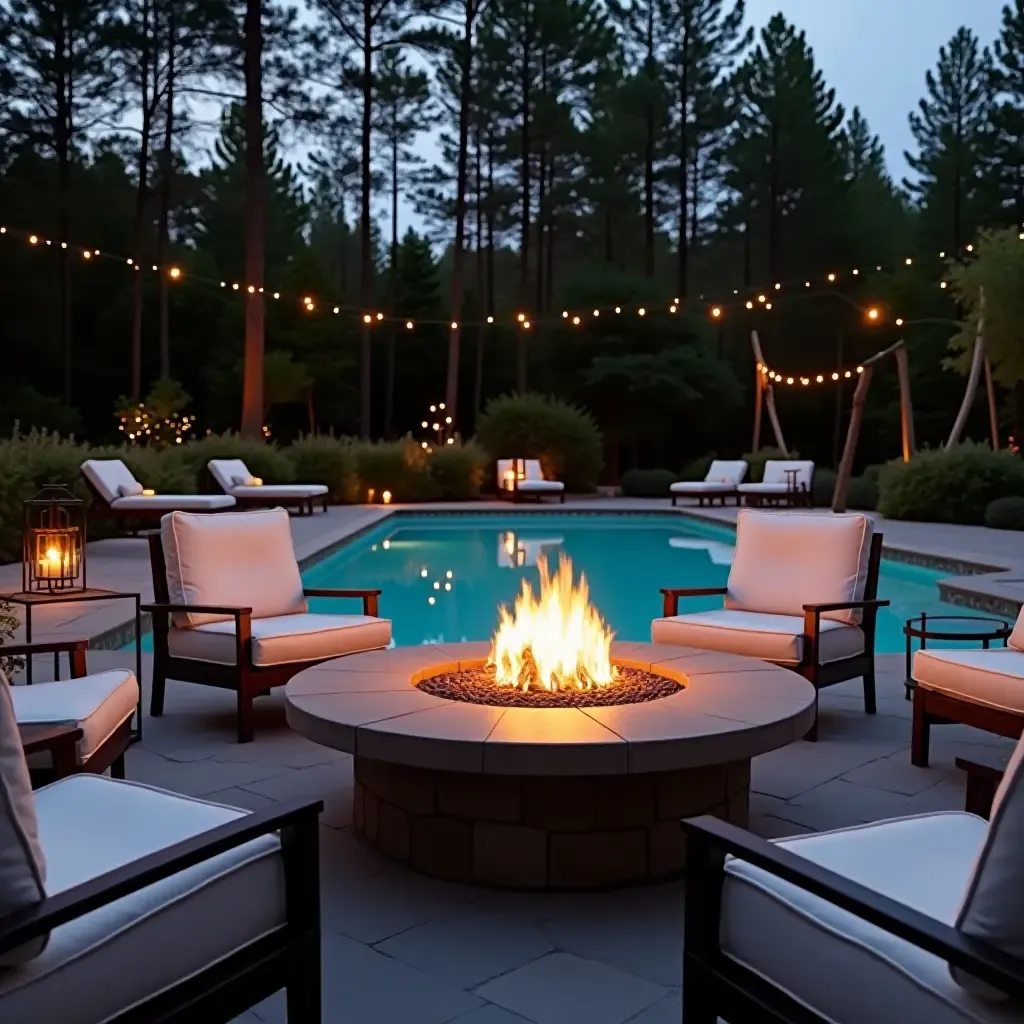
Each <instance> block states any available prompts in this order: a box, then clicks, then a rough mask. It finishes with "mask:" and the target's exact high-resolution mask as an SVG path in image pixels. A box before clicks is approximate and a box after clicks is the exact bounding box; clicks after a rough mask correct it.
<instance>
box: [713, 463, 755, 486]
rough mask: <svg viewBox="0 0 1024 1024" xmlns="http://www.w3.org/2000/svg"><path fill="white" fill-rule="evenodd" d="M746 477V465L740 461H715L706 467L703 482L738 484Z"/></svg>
mask: <svg viewBox="0 0 1024 1024" xmlns="http://www.w3.org/2000/svg"><path fill="white" fill-rule="evenodd" d="M746 475H747V464H746V463H745V462H744V461H743V460H742V459H737V460H736V461H735V462H726V461H725V460H723V459H715V460H714V461H713V462H712V463H711V465H710V466H709V467H708V475H707V476H706V477H704V480H705V482H707V483H716V484H717V483H722V484H739V483H742V482H743V478H744V477H745V476H746Z"/></svg>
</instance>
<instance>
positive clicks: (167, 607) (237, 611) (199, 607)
mask: <svg viewBox="0 0 1024 1024" xmlns="http://www.w3.org/2000/svg"><path fill="white" fill-rule="evenodd" d="M142 610H143V611H144V612H149V613H150V614H151V615H152V614H157V615H161V614H164V615H169V614H170V613H171V612H197V613H198V614H200V615H235V616H246V615H248V616H251V615H252V608H242V607H234V606H232V605H219V604H170V603H166V604H144V605H143V606H142Z"/></svg>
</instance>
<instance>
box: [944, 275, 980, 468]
mask: <svg viewBox="0 0 1024 1024" xmlns="http://www.w3.org/2000/svg"><path fill="white" fill-rule="evenodd" d="M984 361H985V293H984V292H982V293H981V297H980V299H979V313H978V333H977V335H976V337H975V339H974V354H973V355H972V356H971V369H970V372H969V373H968V375H967V391H966V392H965V394H964V400H963V402H962V403H961V405H960V411H959V412H958V413H957V417H956V422H955V423H954V424H953V429H952V430H951V431H950V432H949V439H948V440H947V441H946V445H945V447H946V451H949V449H950V448H952V447H953V446H954V445H957V444H959V443H960V436H961V434H963V432H964V427H965V426H966V425H967V418H968V416H970V413H971V407H972V406H973V405H974V398H975V396H976V395H977V393H978V382H979V381H980V380H981V370H982V364H983V363H984Z"/></svg>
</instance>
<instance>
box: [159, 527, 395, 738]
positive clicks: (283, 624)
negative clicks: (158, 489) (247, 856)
mask: <svg viewBox="0 0 1024 1024" xmlns="http://www.w3.org/2000/svg"><path fill="white" fill-rule="evenodd" d="M149 552H150V562H151V566H152V570H153V592H154V594H155V595H156V602H155V603H154V604H151V605H146V606H144V610H145V611H148V612H150V613H151V614H152V616H153V694H152V702H151V707H150V714H152V715H153V716H154V717H158V716H159V715H162V714H163V712H164V693H165V690H166V686H167V680H168V679H179V680H182V681H184V682H189V683H203V684H205V685H207V686H218V687H222V688H224V689H228V690H234V691H235V694H236V695H237V700H238V739H239V742H240V743H247V742H249V741H250V740H252V738H253V717H252V701H253V697H256V696H258V695H259V694H261V693H267V692H268V691H269V690H271V689H272V688H273V687H275V686H282V685H283V684H284V683H286V682H288V680H289V679H290V678H291V677H292V676H293V675H295V673H296V672H300V671H302V669H304V668H309V666H310V665H312V664H315V663H316V662H319V661H328V660H329V659H331V658H337V657H340V656H341V655H344V654H355V653H356V652H358V651H372V650H377V649H378V648H381V647H387V646H388V645H389V644H390V643H391V623H390V622H389V621H388V620H387V619H382V618H379V617H378V615H377V599H378V597H379V596H380V591H379V590H334V589H325V588H317V589H313V590H311V589H308V588H307V589H303V586H302V579H301V578H300V576H299V566H298V564H297V563H296V561H295V549H294V548H293V546H292V534H291V526H290V523H289V517H288V513H287V512H286V511H285V510H284V509H283V508H273V509H263V510H259V511H253V512H237V513H234V514H232V515H223V516H201V515H190V514H188V513H185V512H172V513H171V514H170V515H167V516H164V518H163V520H162V521H161V523H160V530H159V532H158V533H153V534H151V535H150V538H149ZM310 597H335V598H339V597H347V598H359V599H361V600H362V603H363V613H362V615H334V614H331V615H327V614H319V613H314V612H310V611H309V608H308V604H307V598H310Z"/></svg>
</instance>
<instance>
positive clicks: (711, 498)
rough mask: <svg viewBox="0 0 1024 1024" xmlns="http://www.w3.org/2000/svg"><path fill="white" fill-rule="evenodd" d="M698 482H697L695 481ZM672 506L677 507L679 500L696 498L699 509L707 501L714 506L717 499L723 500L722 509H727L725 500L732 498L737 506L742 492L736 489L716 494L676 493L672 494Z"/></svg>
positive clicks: (716, 492)
mask: <svg viewBox="0 0 1024 1024" xmlns="http://www.w3.org/2000/svg"><path fill="white" fill-rule="evenodd" d="M695 482H697V481H695ZM671 497H672V506H673V507H675V506H676V503H677V501H678V499H679V498H696V499H697V505H698V507H701V506H703V505H704V502H705V501H706V502H707V503H708V505H709V506H712V507H713V506H714V504H715V501H716V500H717V499H721V501H722V507H723V508H724V507H725V499H726V498H732V499H733V500H734V501H735V502H736V504H737V505H739V503H740V492H739V491H737V490H736V489H735V488H734V489H733V490H731V491H715V493H714V494H696V493H695V494H677V493H676V492H675V491H672V492H671Z"/></svg>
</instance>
